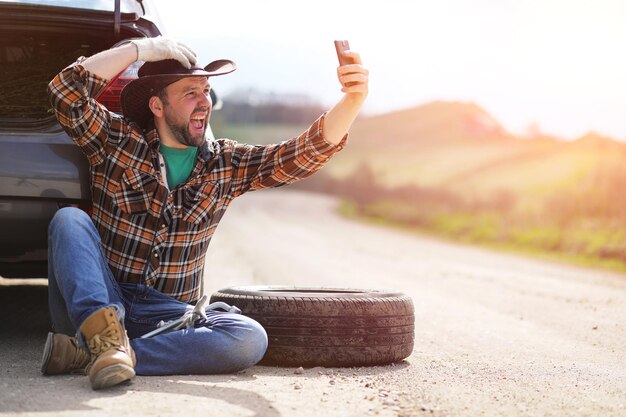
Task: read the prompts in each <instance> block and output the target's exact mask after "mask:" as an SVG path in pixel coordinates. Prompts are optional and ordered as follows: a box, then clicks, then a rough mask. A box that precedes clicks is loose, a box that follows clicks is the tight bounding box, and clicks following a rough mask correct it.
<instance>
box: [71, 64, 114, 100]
mask: <svg viewBox="0 0 626 417" xmlns="http://www.w3.org/2000/svg"><path fill="white" fill-rule="evenodd" d="M84 60H85V57H80V58H78V59H77V60H76V62H75V63H73V64H72V65H70V66H69V67H68V68H67V69H68V70H71V71H73V74H72V75H73V78H74V81H76V82H77V83H79V84H80V85H82V86H83V88H85V90H86V91H87V94H88V96H89V97H93V98H96V97H98V95H99V94H100V93H102V91H103V90H104V89H105V88H106V86H107V84H108V83H109V81H108V80H105V79H104V78H102V77H100V76H98V75H96V74H94V73H92V72H89V71H87V70H86V69H85V67H83V66H82V64H81V63H82V62H83V61H84Z"/></svg>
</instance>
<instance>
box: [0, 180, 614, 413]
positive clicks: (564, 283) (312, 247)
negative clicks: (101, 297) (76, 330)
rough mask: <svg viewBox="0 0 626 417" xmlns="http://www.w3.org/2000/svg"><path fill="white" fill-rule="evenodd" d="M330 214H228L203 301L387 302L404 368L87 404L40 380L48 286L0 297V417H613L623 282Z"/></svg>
mask: <svg viewBox="0 0 626 417" xmlns="http://www.w3.org/2000/svg"><path fill="white" fill-rule="evenodd" d="M336 204H337V202H336V201H335V200H334V199H332V198H329V197H325V196H318V195H312V194H306V193H301V192H298V191H292V190H288V191H263V192H258V193H252V194H250V195H248V196H245V197H243V198H241V199H240V200H239V201H236V202H235V204H233V206H232V208H231V210H230V212H229V213H227V215H226V216H225V218H224V220H223V223H222V224H221V225H220V227H219V229H218V232H217V234H216V236H215V239H214V242H213V244H212V247H211V249H210V253H209V255H208V259H207V269H206V290H207V292H208V293H211V292H213V291H215V290H217V289H220V288H223V287H227V286H231V285H245V284H287V285H292V284H293V285H308V286H310V285H315V286H318V285H320V286H334V287H358V288H379V289H384V288H389V289H397V290H400V291H402V292H404V293H406V294H408V295H410V296H411V297H412V299H413V302H414V305H415V317H416V325H415V332H416V340H415V349H414V351H413V354H412V355H411V356H410V357H409V358H407V360H406V361H403V362H402V363H398V364H394V365H389V366H379V367H366V368H345V369H338V368H334V369H327V368H312V369H304V370H302V371H298V370H296V369H295V368H277V367H263V366H256V367H253V368H251V369H248V370H246V371H244V372H241V373H239V374H236V375H218V376H175V377H172V376H169V377H137V378H136V379H135V380H134V381H133V382H132V383H131V384H129V385H124V386H120V387H115V388H113V389H110V390H107V391H100V392H94V391H92V390H91V389H90V388H89V385H88V381H87V379H86V377H84V376H77V375H76V376H60V377H43V376H41V375H40V374H39V361H40V356H41V351H42V348H43V343H44V340H45V334H46V332H47V330H48V327H47V326H48V323H47V317H46V314H45V309H46V288H45V286H35V287H25V286H15V285H11V286H5V287H2V288H0V301H1V303H2V304H1V305H2V316H3V318H2V321H1V323H2V324H1V329H2V333H1V335H2V341H1V342H0V364H1V367H2V368H1V369H0V416H14V415H19V416H53V415H54V416H56V415H62V416H169V415H178V416H203V417H207V416H220V417H230V416H236V417H239V416H241V417H248V416H250V417H252V416H259V417H260V416H263V417H265V416H267V417H279V416H280V417H294V416H295V417H305V416H324V417H335V416H405V417H408V416H603V417H610V416H626V276H624V275H619V274H611V273H607V272H602V271H596V270H591V269H582V268H575V267H570V266H564V265H560V264H555V263H547V262H542V261H536V260H529V259H525V258H523V257H518V256H512V255H506V254H500V253H495V252H491V251H487V250H482V249H476V248H471V247H466V246H459V245H454V244H450V243H445V242H440V241H436V240H432V239H427V238H421V237H416V236H414V235H409V234H405V233H403V232H401V231H392V230H386V229H383V228H378V227H374V226H368V225H364V224H359V223H356V222H352V221H350V220H346V219H342V218H341V217H339V216H337V215H336V214H335V213H334V208H335V207H336ZM5 283H6V282H5ZM189 354H193V352H189Z"/></svg>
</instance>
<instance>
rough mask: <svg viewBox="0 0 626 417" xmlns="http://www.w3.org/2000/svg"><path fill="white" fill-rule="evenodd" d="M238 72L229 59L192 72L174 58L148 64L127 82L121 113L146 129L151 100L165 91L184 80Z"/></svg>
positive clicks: (194, 67)
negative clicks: (135, 77)
mask: <svg viewBox="0 0 626 417" xmlns="http://www.w3.org/2000/svg"><path fill="white" fill-rule="evenodd" d="M236 69H237V66H236V65H235V63H234V62H233V61H230V60H228V59H218V60H217V61H213V62H211V63H210V64H209V65H207V66H206V67H204V68H201V67H197V66H192V67H191V68H189V69H187V68H185V67H183V66H182V65H181V63H180V62H178V61H177V60H175V59H165V60H162V61H155V62H146V63H145V64H143V65H142V66H141V68H139V72H138V76H139V78H137V79H135V80H133V81H131V82H130V83H128V84H127V85H126V86H125V87H124V89H123V90H122V94H121V100H120V101H121V104H122V113H123V114H124V116H126V117H127V118H129V119H130V120H132V121H133V122H135V123H137V124H138V125H139V126H141V128H142V129H145V128H146V126H147V125H148V122H149V121H150V119H151V118H152V112H151V111H150V108H149V107H148V101H149V100H150V97H152V96H155V95H157V94H159V92H160V91H161V90H162V89H163V88H165V87H167V86H168V85H170V84H172V83H174V82H176V81H178V80H181V79H183V78H187V77H211V76H215V75H224V74H228V73H230V72H233V71H234V70H236Z"/></svg>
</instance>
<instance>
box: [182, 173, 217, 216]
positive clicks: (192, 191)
mask: <svg viewBox="0 0 626 417" xmlns="http://www.w3.org/2000/svg"><path fill="white" fill-rule="evenodd" d="M218 190H219V186H218V184H217V183H215V182H205V183H202V184H192V185H189V186H187V187H185V189H184V197H183V198H184V203H183V204H184V207H183V216H182V219H183V221H185V222H188V223H194V224H200V223H203V222H205V221H208V220H209V219H210V218H211V214H212V213H213V211H214V210H215V206H216V204H217V195H218Z"/></svg>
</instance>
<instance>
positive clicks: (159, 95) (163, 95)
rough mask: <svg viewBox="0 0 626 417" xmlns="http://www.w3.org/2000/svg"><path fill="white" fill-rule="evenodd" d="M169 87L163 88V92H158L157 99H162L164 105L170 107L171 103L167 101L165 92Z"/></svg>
mask: <svg viewBox="0 0 626 417" xmlns="http://www.w3.org/2000/svg"><path fill="white" fill-rule="evenodd" d="M166 88H167V87H163V88H162V89H161V91H159V92H158V94H157V97H158V98H160V99H161V101H162V102H163V104H165V105H169V104H170V102H169V101H168V100H167V91H165V89H166Z"/></svg>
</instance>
